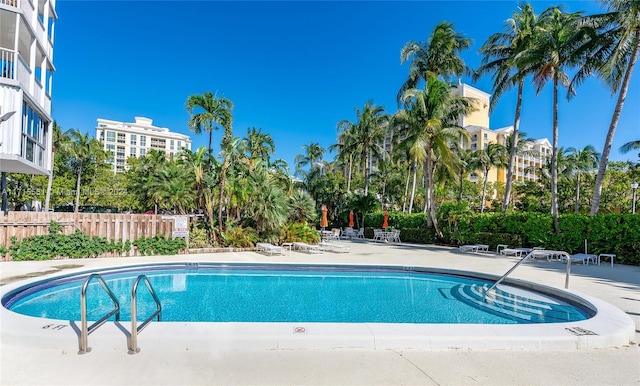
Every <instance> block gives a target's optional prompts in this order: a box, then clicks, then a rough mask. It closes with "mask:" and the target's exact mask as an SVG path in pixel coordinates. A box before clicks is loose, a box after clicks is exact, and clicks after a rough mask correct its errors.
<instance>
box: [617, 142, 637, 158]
mask: <svg viewBox="0 0 640 386" xmlns="http://www.w3.org/2000/svg"><path fill="white" fill-rule="evenodd" d="M638 149H640V139H639V140H636V141H629V142H627V143H625V144H624V145H622V146H620V153H622V154H627V153H628V152H630V151H632V150H638ZM638 158H640V153H638Z"/></svg>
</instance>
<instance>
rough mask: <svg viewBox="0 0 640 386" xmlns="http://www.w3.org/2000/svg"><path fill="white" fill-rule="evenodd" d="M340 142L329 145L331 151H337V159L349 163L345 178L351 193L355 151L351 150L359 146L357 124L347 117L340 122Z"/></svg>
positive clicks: (338, 128) (338, 126)
mask: <svg viewBox="0 0 640 386" xmlns="http://www.w3.org/2000/svg"><path fill="white" fill-rule="evenodd" d="M337 130H338V143H337V144H334V145H331V146H329V151H331V152H332V151H334V150H336V151H337V153H338V154H337V156H336V158H337V160H338V161H340V162H342V164H343V165H344V164H346V165H347V170H346V171H345V174H346V175H345V178H346V179H347V192H348V193H351V176H352V171H353V152H352V151H351V150H353V149H355V147H356V146H358V142H357V138H356V137H355V132H356V124H355V123H353V122H350V121H348V120H346V119H343V120H342V121H340V122H338V125H337Z"/></svg>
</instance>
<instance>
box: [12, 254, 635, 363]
mask: <svg viewBox="0 0 640 386" xmlns="http://www.w3.org/2000/svg"><path fill="white" fill-rule="evenodd" d="M163 263H164V264H181V263H185V262H184V261H181V260H176V261H166V262H163ZM215 263H219V264H229V265H239V264H250V265H281V266H283V265H300V264H299V263H282V262H277V263H268V262H261V263H255V262H252V263H238V262H234V261H217V262H215ZM149 265H154V264H152V263H147V264H144V263H143V264H140V263H130V264H127V263H123V264H119V265H118V266H119V267H133V266H149ZM304 265H305V266H318V267H322V266H350V267H358V266H367V267H382V268H388V267H395V268H403V266H401V265H386V264H354V263H349V264H337V263H330V264H320V263H314V264H307V263H304ZM112 268H113V267H108V268H107V267H104V268H91V269H87V268H86V267H83V268H78V269H73V270H68V271H65V272H64V273H63V274H61V273H60V272H58V273H54V274H50V275H45V276H42V277H37V278H31V279H26V280H22V281H16V282H13V283H10V284H7V285H4V286H2V287H0V294H1V295H2V297H4V296H5V294H7V293H9V292H11V291H13V290H15V289H17V288H19V287H22V286H24V285H27V284H31V283H35V282H39V281H42V280H45V279H48V278H52V277H60V276H67V275H75V274H80V273H86V272H95V271H96V270H98V271H99V270H106V269H112ZM404 268H407V269H412V268H420V269H422V268H424V269H427V270H429V271H430V272H438V271H440V272H451V273H464V272H466V273H467V274H468V275H471V276H479V277H485V278H486V277H489V278H497V276H496V275H492V274H486V273H481V272H473V271H460V270H452V269H446V270H445V269H442V268H433V267H428V266H415V267H404ZM509 281H513V282H517V283H518V284H519V285H523V283H524V284H525V285H529V286H531V287H532V288H544V289H545V290H546V291H547V292H549V291H550V292H553V293H556V294H558V293H560V294H566V295H568V296H569V297H579V298H582V299H584V300H585V301H587V302H588V303H590V304H591V305H593V306H594V307H595V308H596V309H597V310H598V312H597V314H596V315H595V316H594V317H592V318H590V319H587V320H584V321H579V322H567V323H549V324H527V325H484V324H391V323H302V322H301V323H209V322H206V323H205V322H198V323H194V322H191V323H184V322H162V323H153V322H152V323H151V324H149V325H148V326H147V327H146V328H145V329H144V331H143V332H142V333H141V334H140V335H139V337H138V345H139V346H140V347H141V348H142V350H145V349H157V348H163V349H167V348H172V349H176V350H194V349H232V350H300V349H303V350H304V349H344V348H358V349H374V350H401V349H418V350H576V349H592V348H611V347H620V346H624V345H627V344H629V342H630V341H631V340H632V339H633V337H634V330H635V324H634V322H633V320H632V319H631V318H630V317H629V315H627V314H625V313H624V312H623V311H621V310H619V309H618V308H616V307H614V306H612V305H611V304H609V303H607V302H604V301H602V300H600V299H597V298H594V297H591V296H588V295H585V294H582V293H580V292H577V291H572V290H564V289H560V288H557V287H550V286H546V285H542V284H537V283H533V282H528V281H524V280H519V279H509ZM509 281H507V284H508V282H509ZM0 312H1V314H0V321H1V322H2V336H1V338H2V342H3V344H11V345H18V346H34V347H39V348H43V347H44V348H53V349H61V350H63V351H66V352H77V351H78V336H79V333H78V331H79V322H71V321H61V320H55V319H46V318H35V317H30V316H24V315H20V314H17V313H14V312H12V311H9V310H7V309H5V308H4V307H2V309H1V310H0ZM130 329H131V323H130V322H123V323H118V322H107V323H106V324H105V325H104V326H102V327H101V328H99V329H98V330H96V331H95V332H94V333H92V334H91V335H90V336H89V346H90V347H92V349H94V350H122V351H126V350H127V331H128V330H130ZM203 337H204V338H203Z"/></svg>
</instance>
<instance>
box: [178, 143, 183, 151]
mask: <svg viewBox="0 0 640 386" xmlns="http://www.w3.org/2000/svg"><path fill="white" fill-rule="evenodd" d="M178 150H182V142H180V141H178Z"/></svg>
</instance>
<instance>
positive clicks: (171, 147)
mask: <svg viewBox="0 0 640 386" xmlns="http://www.w3.org/2000/svg"><path fill="white" fill-rule="evenodd" d="M169 150H173V139H172V140H171V141H169Z"/></svg>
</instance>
